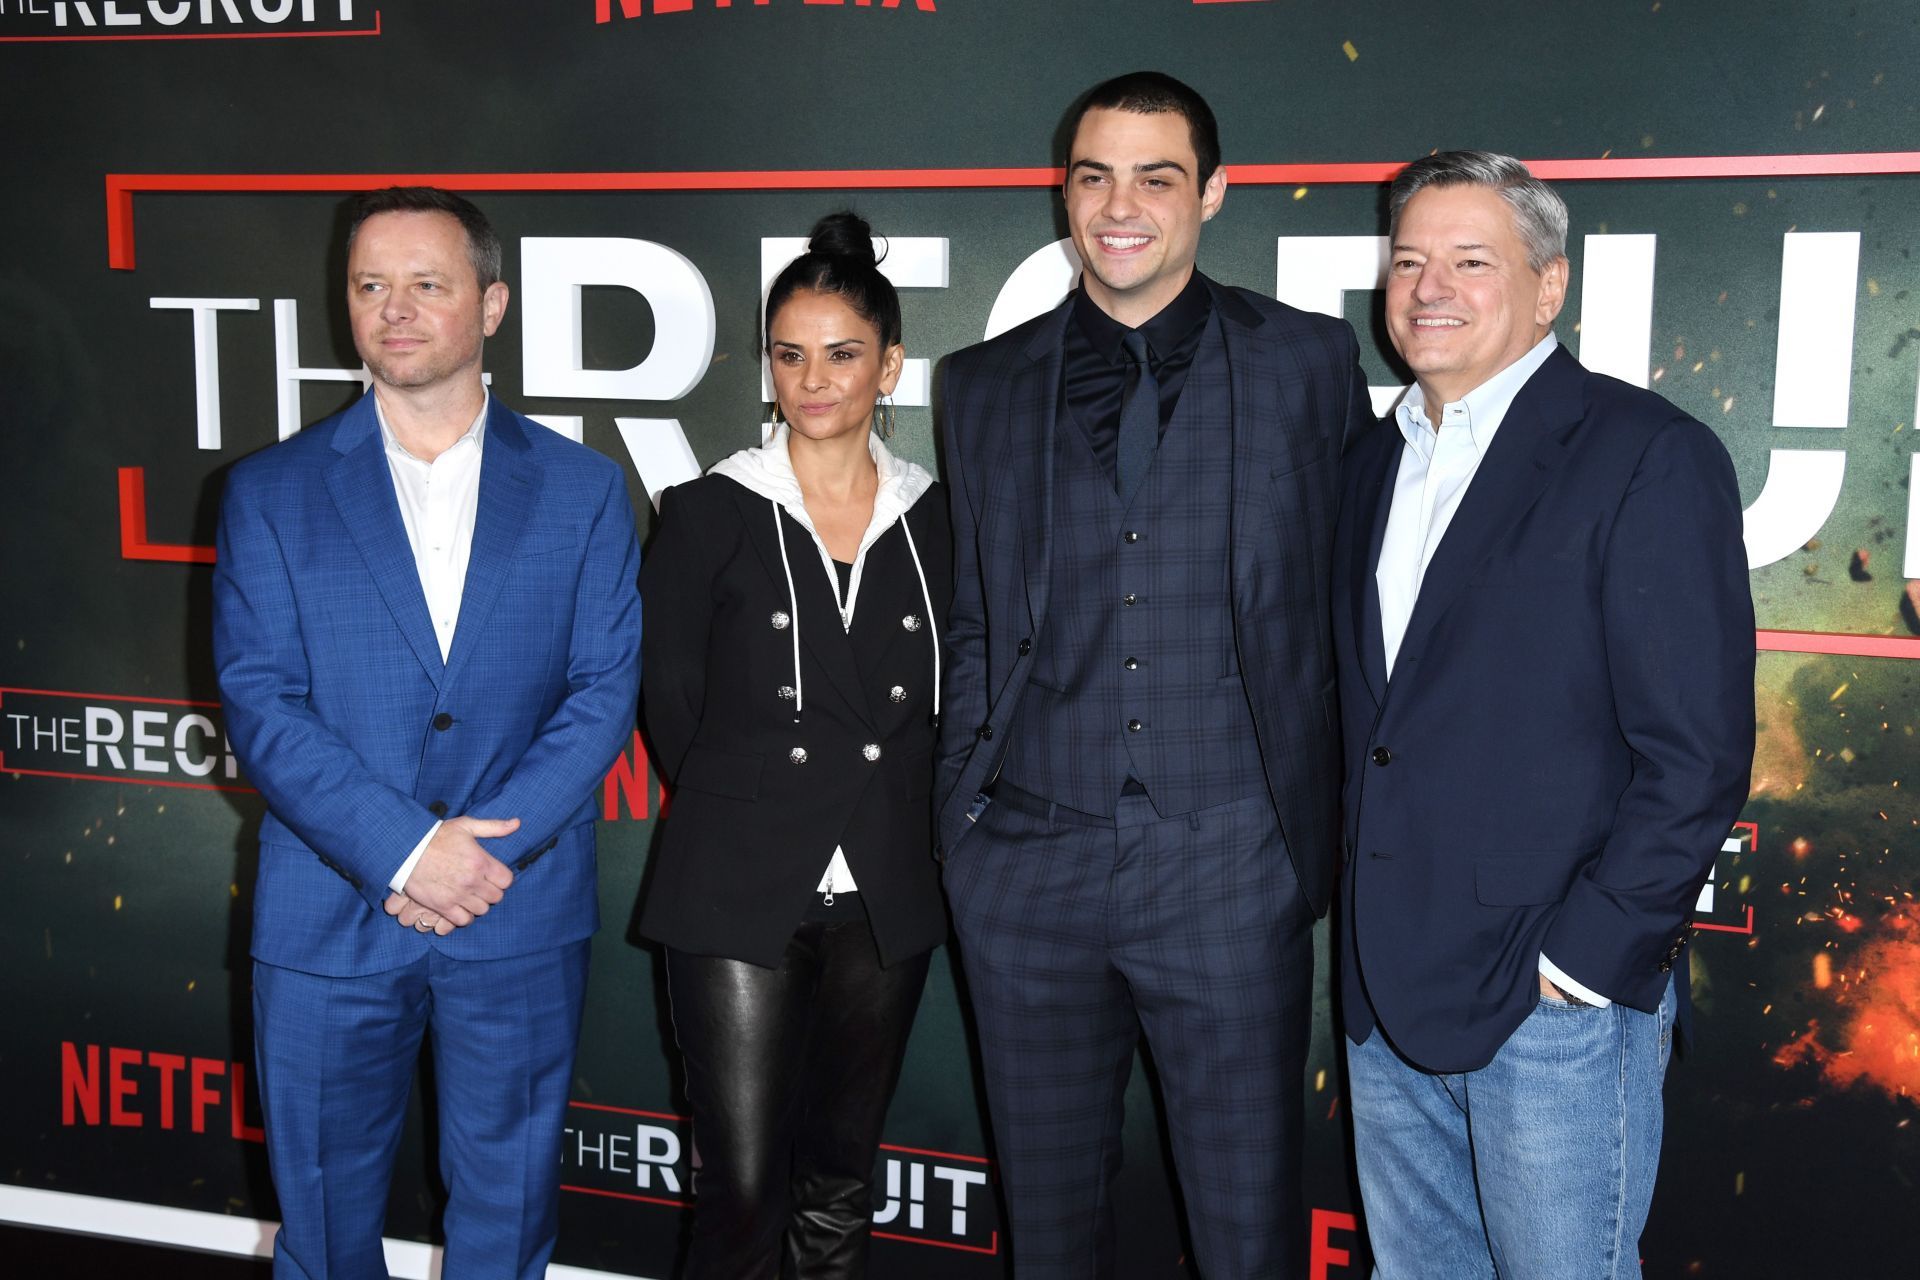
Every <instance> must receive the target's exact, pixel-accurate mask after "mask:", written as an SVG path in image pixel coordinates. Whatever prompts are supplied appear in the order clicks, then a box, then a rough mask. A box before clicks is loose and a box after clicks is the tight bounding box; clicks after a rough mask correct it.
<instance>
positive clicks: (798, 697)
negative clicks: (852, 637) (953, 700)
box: [767, 498, 940, 724]
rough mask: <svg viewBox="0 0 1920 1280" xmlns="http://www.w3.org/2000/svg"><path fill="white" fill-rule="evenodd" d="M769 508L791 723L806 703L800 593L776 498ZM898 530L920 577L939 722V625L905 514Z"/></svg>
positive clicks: (934, 698)
mask: <svg viewBox="0 0 1920 1280" xmlns="http://www.w3.org/2000/svg"><path fill="white" fill-rule="evenodd" d="M767 503H768V505H770V506H771V507H772V508H773V536H774V538H775V540H776V541H778V542H779V544H780V571H781V572H782V573H784V574H786V576H787V600H788V602H789V603H788V606H787V608H788V612H789V615H790V617H791V620H792V623H793V722H794V723H795V724H799V723H800V713H801V711H802V710H803V709H804V708H805V706H806V692H805V686H803V685H802V684H801V681H800V596H799V594H798V593H797V592H796V591H794V589H793V564H792V562H791V561H790V560H788V559H787V527H786V523H785V522H784V521H782V520H781V518H780V514H781V513H780V503H779V500H778V499H775V498H769V499H767ZM900 532H901V533H903V534H905V535H906V537H907V554H908V555H909V556H911V557H912V558H913V573H914V576H915V577H917V578H919V579H920V599H921V601H922V602H923V603H924V604H925V606H926V610H927V638H928V639H929V640H930V641H932V643H933V722H934V723H935V724H939V723H940V624H939V623H938V622H936V621H934V616H933V592H932V591H930V590H929V589H928V588H927V571H926V569H925V568H923V567H922V566H921V564H920V548H919V547H918V546H917V545H915V543H914V541H913V529H912V527H911V526H909V525H908V524H907V520H906V517H905V516H904V515H903V516H901V518H900Z"/></svg>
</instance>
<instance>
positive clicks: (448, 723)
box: [433, 711, 453, 733]
mask: <svg viewBox="0 0 1920 1280" xmlns="http://www.w3.org/2000/svg"><path fill="white" fill-rule="evenodd" d="M433 727H434V728H436V729H438V730H439V731H440V732H442V733H445V732H446V731H447V730H449V729H451V728H453V717H452V716H450V715H448V714H447V713H446V712H444V711H442V712H441V713H440V714H439V715H437V716H435V717H434V718H433Z"/></svg>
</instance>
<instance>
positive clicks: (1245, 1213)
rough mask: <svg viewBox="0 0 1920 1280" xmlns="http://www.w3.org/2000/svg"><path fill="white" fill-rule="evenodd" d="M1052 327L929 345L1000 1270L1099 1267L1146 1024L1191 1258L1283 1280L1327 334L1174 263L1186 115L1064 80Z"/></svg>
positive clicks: (1330, 777)
mask: <svg viewBox="0 0 1920 1280" xmlns="http://www.w3.org/2000/svg"><path fill="white" fill-rule="evenodd" d="M1073 124H1074V127H1073V129H1072V130H1071V137H1072V146H1071V151H1070V153H1069V155H1068V164H1067V176H1066V190H1065V199H1066V215H1067V222H1068V225H1069V226H1070V228H1071V229H1072V232H1073V239H1074V245H1075V247H1076V248H1077V249H1078V250H1079V253H1080V258H1081V261H1082V262H1083V263H1084V267H1085V269H1084V271H1083V273H1082V275H1081V279H1080V287H1079V289H1078V290H1077V291H1076V292H1075V293H1073V294H1072V295H1071V296H1070V297H1069V298H1068V300H1067V301H1066V302H1065V303H1064V304H1062V305H1061V306H1060V307H1059V308H1058V309H1056V310H1055V311H1053V312H1052V313H1050V314H1048V315H1045V316H1042V317H1040V318H1039V319H1037V320H1034V321H1031V322H1030V323H1028V324H1026V325H1023V326H1021V327H1019V328H1017V329H1014V330H1012V331H1011V332H1009V333H1006V334H1004V335H1002V336H1000V337H998V338H995V339H993V340H992V341H990V342H987V343H984V344H982V345H980V346H977V347H973V348H971V349H969V350H967V351H963V352H961V353H960V354H958V355H956V356H954V357H953V360H952V362H951V365H950V366H949V368H948V369H947V372H946V382H945V406H946V411H945V417H944V420H943V423H942V426H943V430H944V432H945V436H946V446H947V468H946V478H947V482H948V484H949V485H950V486H951V502H952V507H953V528H954V547H955V556H956V572H955V593H954V604H953V610H952V615H951V619H950V622H949V626H948V632H947V639H948V642H949V645H950V658H949V667H948V671H949V680H948V683H947V686H946V695H945V696H946V714H945V719H944V720H943V722H942V730H941V734H942V736H941V743H940V752H939V760H938V767H937V774H936V781H935V791H934V797H935V801H936V803H937V804H938V805H939V817H938V823H939V839H940V842H941V845H942V847H943V850H944V856H945V860H946V871H945V880H946V886H947V890H948V894H949V898H950V900H951V903H952V908H953V917H954V925H955V928H956V931H957V933H958V936H959V940H960V950H961V954H962V957H963V959H964V961H965V965H966V975H967V983H968V986H969V988H970V991H971V995H972V1000H973V1008H974V1013H975V1015H976V1018H977V1021H978V1025H979V1029H980V1037H981V1050H982V1057H983V1059H984V1063H985V1068H986V1085H987V1101H988V1106H989V1110H990V1111H991V1113H992V1119H993V1131H994V1140H995V1147H996V1153H997V1155H998V1157H999V1160H1000V1166H1001V1172H1002V1175H1003V1180H1004V1182H1005V1185H1006V1199H1007V1207H1008V1211H1009V1214H1010V1218H1011V1221H1010V1228H1011V1229H1010V1237H1009V1238H1010V1245H1011V1249H1012V1256H1013V1265H1014V1270H1015V1272H1016V1273H1017V1274H1018V1275H1019V1276H1020V1277H1021V1278H1022V1280H1047V1278H1050V1277H1060V1278H1065V1277H1092V1276H1102V1275H1107V1274H1110V1273H1111V1268H1112V1266H1113V1264H1114V1256H1113V1254H1114V1250H1113V1226H1114V1223H1113V1198H1112V1192H1111V1184H1112V1179H1113V1175H1114V1172H1115V1170H1116V1169H1117V1168H1118V1167H1119V1164H1120V1136H1121V1128H1122V1116H1121V1104H1122V1099H1123V1096H1124V1093H1125V1089H1126V1083H1127V1077H1128V1074H1129V1072H1130V1070H1131V1067H1132V1062H1133V1055H1134V1050H1135V1047H1136V1045H1137V1043H1138V1041H1139V1039H1140V1037H1141V1034H1142V1032H1143V1031H1144V1032H1145V1035H1146V1037H1147V1039H1148V1041H1149V1042H1150V1043H1151V1045H1152V1049H1153V1059H1154V1063H1155V1065H1156V1067H1157V1068H1158V1074H1159V1079H1160V1084H1161V1086H1162V1093H1163V1096H1164V1098H1165V1100H1166V1109H1167V1125H1168V1131H1169V1133H1170V1134H1171V1137H1172V1145H1173V1153H1174V1162H1175V1164H1176V1166H1177V1168H1178V1172H1179V1176H1180V1180H1181V1184H1182V1188H1183V1190H1184V1192H1185V1200H1186V1207H1187V1216H1188V1221H1189V1224H1190V1226H1191V1228H1192V1236H1193V1245H1194V1251H1195V1254H1196V1255H1197V1258H1198V1262H1199V1270H1200V1271H1201V1273H1202V1274H1204V1275H1206V1276H1208V1277H1209V1278H1210V1280H1226V1278H1228V1277H1263V1278H1268V1277H1278V1276H1289V1275H1298V1274H1302V1273H1303V1271H1304V1268H1305V1266H1306V1261H1307V1248H1306V1243H1305V1232H1304V1229H1303V1226H1302V1219H1303V1216H1304V1215H1303V1211H1302V1206H1301V1202H1300V1186H1299V1169H1300V1158H1301V1134H1302V1114H1301V1113H1302V1108H1303V1102H1304V1086H1303V1083H1302V1075H1303V1073H1304V1065H1305V1059H1306V1050H1307V1041H1308V1038H1309V1032H1310V1022H1311V1015H1312V1001H1311V984H1312V970H1313V952H1312V942H1311V931H1312V925H1313V921H1314V918H1315V916H1316V915H1318V914H1319V913H1320V912H1321V911H1323V910H1325V907H1326V903H1327V899H1328V895H1329V893H1330V892H1331V886H1332V881H1333V875H1334V869H1335V861H1336V857H1337V849H1338V815H1337V808H1338V792H1339V782H1338V767H1339V759H1338V751H1337V748H1336V745H1335V742H1336V739H1335V735H1336V726H1335V723H1334V699H1333V684H1332V681H1333V654H1332V641H1331V636H1330V631H1329V626H1328V622H1327V604H1326V602H1327V592H1328V572H1329V564H1330V555H1331V549H1332V541H1333V523H1334V512H1335V504H1336V499H1337V495H1338V492H1339V488H1338V486H1339V467H1340V456H1341V452H1342V448H1343V446H1344V443H1345V439H1346V436H1347V434H1348V431H1349V429H1350V428H1357V427H1363V426H1370V425H1371V424H1372V421H1373V419H1372V413H1371V411H1370V409H1369V407H1368V400H1367V391H1366V387H1365V385H1364V383H1363V381H1362V379H1361V376H1360V372H1359V365H1358V363H1357V361H1356V351H1357V344H1356V342H1355V340H1354V336H1353V332H1352V330H1351V329H1349V328H1348V327H1347V325H1346V324H1344V323H1342V322H1341V321H1338V320H1330V319H1327V318H1325V317H1322V316H1313V315H1307V314H1304V313H1302V312H1299V311H1295V310H1293V309H1292V308H1290V307H1285V306H1282V305H1280V304H1279V303H1276V302H1274V301H1272V300H1271V299H1268V298H1263V297H1260V296H1258V295H1256V294H1253V293H1249V292H1246V291H1244V290H1240V289H1232V288H1228V287H1226V286H1223V285H1219V284H1215V283H1214V282H1213V281H1211V280H1208V279H1207V278H1206V277H1205V276H1203V275H1201V274H1200V273H1198V272H1197V271H1195V269H1194V259H1195V254H1196V251H1197V249H1198V246H1199V239H1200V230H1201V226H1202V225H1203V224H1204V223H1205V222H1206V221H1207V220H1209V219H1210V218H1212V217H1213V216H1214V214H1215V213H1217V212H1218V211H1219V209H1220V207H1221V202H1222V201H1223V200H1224V198H1225V195H1226V174H1225V172H1224V171H1223V170H1222V169H1221V168H1220V142H1219V136H1218V133H1217V131H1216V129H1215V126H1214V120H1213V114H1212V112H1211V111H1209V110H1208V108H1207V105H1206V103H1205V102H1204V101H1203V100H1202V99H1201V98H1200V96H1199V95H1198V94H1196V93H1195V92H1194V91H1193V90H1192V89H1190V88H1188V87H1187V86H1186V85H1184V84H1181V83H1180V82H1179V81H1176V80H1173V79H1171V78H1170V77H1167V76H1164V75H1160V74H1157V73H1153V72H1140V73H1135V74H1133V75H1129V76H1122V77H1120V78H1119V79H1117V80H1113V81H1110V82H1108V83H1106V84H1103V85H1101V86H1099V87H1098V88H1096V89H1094V90H1092V91H1091V92H1090V93H1089V94H1088V95H1087V96H1086V97H1085V98H1084V99H1083V100H1082V102H1081V104H1080V108H1079V111H1078V114H1077V115H1076V116H1075V118H1074V121H1073Z"/></svg>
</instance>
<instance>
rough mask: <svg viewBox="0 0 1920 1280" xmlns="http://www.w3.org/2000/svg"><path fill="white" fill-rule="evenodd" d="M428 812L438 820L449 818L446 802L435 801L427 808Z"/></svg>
mask: <svg viewBox="0 0 1920 1280" xmlns="http://www.w3.org/2000/svg"><path fill="white" fill-rule="evenodd" d="M427 812H428V813H430V814H432V815H433V816H434V817H436V818H444V817H446V816H447V802H446V801H445V800H435V801H434V802H433V803H432V804H430V805H428V806H427Z"/></svg>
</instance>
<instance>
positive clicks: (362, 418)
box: [326, 391, 446, 688]
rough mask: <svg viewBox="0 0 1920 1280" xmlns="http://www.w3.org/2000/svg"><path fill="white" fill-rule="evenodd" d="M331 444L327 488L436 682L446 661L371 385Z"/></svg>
mask: <svg viewBox="0 0 1920 1280" xmlns="http://www.w3.org/2000/svg"><path fill="white" fill-rule="evenodd" d="M333 447H334V448H335V449H337V450H339V452H340V454H341V457H340V459H339V460H338V461H336V462H335V463H334V464H333V465H332V466H330V467H328V468H327V471H326V485H327V492H328V493H329V494H330V495H331V496H332V498H333V505H334V507H335V509H337V510H338V511H339V513H340V520H341V522H342V523H343V524H344V525H346V528H347V535H348V536H349V537H351V538H352V539H353V543H354V546H355V547H357V548H358V549H359V551H360V558H361V560H362V561H363V562H364V563H365V564H366V566H367V572H368V574H370V575H371V576H372V578H373V583H374V586H375V587H376V588H378V590H379V592H380V598H381V599H382V600H384V601H385V602H386V605H387V610H388V612H389V613H391V614H392V615H393V620H394V623H395V624H396V625H397V626H398V627H399V628H400V634H401V635H402V636H404V637H405V638H406V641H407V647H408V648H410V649H412V650H413V654H414V657H416V658H418V659H419V660H420V666H421V667H422V668H423V669H424V670H425V671H426V673H427V678H428V679H429V680H431V681H433V683H434V687H436V688H438V687H439V686H440V684H441V682H442V679H443V677H444V675H445V670H446V664H445V663H443V662H442V661H441V658H440V642H439V640H438V639H436V638H435V637H434V633H433V620H432V619H431V618H430V617H428V615H427V598H426V596H425V595H424V594H422V593H421V590H420V571H419V568H418V567H417V566H416V565H415V564H414V559H413V548H412V546H411V545H410V544H409V543H408V542H407V528H406V525H404V524H402V523H401V520H400V503H399V500H398V499H397V498H396V497H395V496H394V493H393V475H392V473H391V472H390V471H389V470H388V468H387V452H386V444H385V441H384V440H383V439H382V438H381V435H380V422H379V419H378V418H376V417H375V416H374V410H373V393H372V392H371V391H369V392H368V393H367V394H366V395H364V396H362V397H360V399H359V400H358V401H357V402H355V404H354V405H353V407H352V408H350V409H348V410H347V414H346V417H345V418H344V419H342V421H341V423H340V428H339V430H338V431H336V432H335V433H334V438H333Z"/></svg>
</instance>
